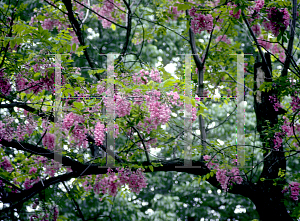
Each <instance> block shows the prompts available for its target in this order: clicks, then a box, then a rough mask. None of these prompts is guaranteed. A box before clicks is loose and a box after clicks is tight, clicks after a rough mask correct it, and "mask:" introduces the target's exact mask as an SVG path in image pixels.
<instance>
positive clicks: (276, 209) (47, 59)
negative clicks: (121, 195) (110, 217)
mask: <svg viewBox="0 0 300 221" xmlns="http://www.w3.org/2000/svg"><path fill="white" fill-rule="evenodd" d="M26 3H27V4H26ZM1 4H2V6H3V7H1V8H3V10H2V11H1V26H2V27H3V29H2V30H1V32H2V36H1V63H0V69H1V72H0V76H1V81H0V82H1V88H0V92H1V94H0V98H1V104H0V108H1V110H2V112H1V119H0V120H1V121H0V124H1V129H0V138H1V141H0V144H1V145H2V146H1V149H0V152H1V156H3V157H2V159H1V171H0V178H1V185H2V186H1V201H2V202H3V203H6V204H9V205H8V206H7V207H5V208H3V209H2V210H1V212H2V215H1V216H2V217H6V218H9V219H12V220H16V217H15V215H14V211H15V210H14V209H17V211H18V212H19V214H20V213H21V212H22V211H25V210H26V208H25V206H26V205H32V204H33V207H36V205H37V204H40V205H41V208H42V209H43V213H42V214H34V215H31V219H32V220H34V219H35V218H36V219H53V220H56V219H57V216H59V215H58V208H57V206H55V205H51V203H50V199H49V198H48V197H47V196H49V194H50V192H49V190H51V191H55V188H52V187H51V185H56V184H63V185H66V186H65V188H66V190H68V189H69V187H68V183H65V182H66V181H68V180H70V179H72V178H73V179H75V180H76V181H75V183H74V185H75V186H76V188H77V187H78V192H77V193H78V195H79V196H81V195H83V194H86V193H90V194H91V193H92V195H93V196H96V197H98V196H99V198H100V200H104V201H105V202H111V199H110V197H109V196H113V197H114V196H116V194H117V192H118V190H120V188H121V186H122V185H125V184H126V185H127V186H128V187H129V189H130V190H131V191H132V192H135V193H137V194H138V193H140V191H141V190H142V189H143V188H146V186H147V183H146V180H145V176H144V173H150V172H153V171H154V172H159V171H177V172H183V173H186V174H193V175H196V176H201V178H199V182H202V181H205V180H206V181H207V182H208V183H209V184H210V185H212V186H214V187H215V188H217V189H220V190H222V191H225V192H228V193H232V194H239V195H242V196H244V197H246V198H248V199H250V200H251V201H252V202H253V203H254V205H255V207H256V210H257V213H258V214H259V217H260V219H261V220H270V219H275V220H276V219H278V218H279V217H280V219H282V220H293V219H295V218H299V217H300V205H299V201H298V197H297V196H298V195H299V182H300V181H299V179H300V177H299V173H297V172H298V171H299V166H298V165H297V163H298V158H299V156H298V155H297V154H298V153H299V148H298V146H299V140H298V133H299V123H298V119H297V116H298V112H299V111H298V110H299V107H300V106H299V102H300V100H299V98H298V95H297V94H298V93H299V92H298V86H299V82H298V78H299V74H300V69H299V66H298V64H299V53H298V51H297V49H298V46H297V45H298V43H299V39H297V38H296V37H297V34H296V33H297V30H298V29H299V26H297V19H298V14H297V13H298V12H297V1H295V0H292V1H291V2H283V1H265V2H264V1H263V0H257V1H255V2H253V1H227V0H226V1H193V2H188V1H179V2H170V1H159V2H157V1H153V2H147V1H145V2H144V1H138V2H135V1H132V2H131V1H110V0H105V1H99V2H96V1H95V2H94V1H78V0H74V1H71V0H62V1H50V0H45V1H44V2H42V3H40V2H38V1H27V2H25V3H21V2H20V1H3V2H1ZM166 9H167V10H166ZM222 27H224V28H222ZM96 31H97V34H98V35H96ZM90 33H94V34H93V35H95V36H97V37H96V38H95V37H94V38H93V37H92V36H91V35H90ZM167 33H168V34H167ZM116 36H118V37H116ZM158 39H159V40H158ZM99 40H100V41H99ZM158 48H161V50H158ZM182 49H183V50H182ZM293 49H294V52H293ZM166 51H168V52H167V53H166ZM109 53H117V55H116V56H115V58H114V57H113V55H108V54H109ZM247 53H250V54H253V57H250V58H245V59H247V65H245V66H246V67H247V68H246V69H245V74H243V76H244V75H245V83H244V84H245V86H244V89H243V88H242V86H241V85H242V84H241V82H240V81H239V80H236V78H235V77H234V76H235V74H236V73H238V74H241V73H243V68H242V67H243V66H244V64H241V61H240V60H239V59H240V58H241V56H243V54H247ZM58 54H59V55H58ZM67 54H70V55H67ZM178 54H192V55H191V56H192V57H193V61H192V64H191V66H192V68H193V69H192V70H195V71H192V76H191V80H192V83H193V84H192V85H193V88H192V94H195V95H197V96H191V97H189V95H188V91H189V90H188V89H187V86H188V85H185V82H188V81H187V78H185V74H188V72H189V71H188V67H189V64H188V63H184V62H183V61H184V59H183V56H181V55H179V56H181V57H180V59H179V61H177V62H178V65H177V71H176V77H177V78H175V76H172V75H171V74H170V73H168V72H167V71H166V70H165V69H164V66H165V65H166V64H167V63H169V62H170V61H172V58H173V57H174V56H175V55H178ZM232 54H240V55H238V56H237V55H235V56H232ZM157 56H161V58H162V64H164V65H161V66H159V67H157V68H155V67H154V66H155V64H156V59H155V58H156V57H157ZM177 57H178V56H177ZM254 58H256V59H254ZM296 58H298V61H296V60H297V59H296ZM236 59H238V61H237V60H236ZM186 62H188V60H186ZM232 64H236V65H232ZM183 66H184V68H183ZM278 66H279V67H280V68H278ZM113 75H114V77H112V76H113ZM59 76H61V79H60V77H59ZM237 77H238V76H237ZM205 82H209V84H207V83H205ZM54 84H55V86H54ZM209 86H212V88H209ZM216 88H218V89H219V91H220V94H221V95H223V96H227V95H228V94H230V95H231V96H236V97H237V98H238V99H237V100H236V101H235V100H230V99H221V100H219V103H220V107H223V108H224V109H225V108H226V107H231V108H232V106H230V105H232V102H233V103H234V104H236V106H237V109H238V111H239V110H241V105H242V103H241V101H243V96H242V95H241V88H242V90H245V94H246V95H247V102H249V104H250V105H251V104H252V103H253V108H252V110H251V109H250V110H249V114H255V118H256V122H255V124H254V125H249V126H248V125H247V126H246V125H245V129H246V130H245V132H246V134H245V135H246V138H247V139H246V138H245V139H244V140H245V144H241V143H238V144H236V143H235V139H236V138H233V136H232V133H235V130H236V128H235V127H233V126H232V125H233V122H234V120H233V118H232V116H233V114H232V113H233V112H232V113H231V114H227V113H226V114H227V116H226V117H222V116H220V115H219V113H216V112H211V110H210V109H209V108H208V107H209V106H210V105H215V103H214V102H215V101H213V99H207V98H206V100H205V99H204V98H205V97H206V96H207V95H213V92H214V89H216ZM235 88H237V90H236V89H235ZM184 91H185V94H184ZM60 92H61V93H60ZM113 94H114V97H112V95H113ZM246 95H245V97H246ZM61 96H63V97H64V99H61ZM70 96H73V98H70ZM74 96H77V97H76V99H77V100H75V99H74ZM79 97H80V98H81V99H78V98H79ZM83 97H85V99H82V98H83ZM92 97H93V99H91V98H92ZM96 98H97V99H96ZM229 102H230V104H229ZM114 103H115V107H112V104H114ZM59 105H61V109H62V111H60V107H59ZM250 107H251V106H250ZM183 108H185V110H188V112H189V114H190V115H189V114H187V115H185V119H183V117H182V116H183V113H182V110H183ZM112 110H114V111H115V113H114V111H113V112H111V111H112ZM232 111H234V110H232ZM210 112H211V113H210ZM171 113H173V114H171ZM187 116H190V117H189V119H190V121H187V120H189V119H188V117H187ZM224 118H225V119H224ZM221 119H224V120H221ZM114 120H115V121H114ZM209 120H212V123H214V122H216V121H220V123H219V124H218V125H217V126H215V125H214V126H210V125H212V124H210V122H209ZM236 120H237V121H238V125H240V122H239V121H240V120H241V119H240V118H238V119H236ZM189 122H192V123H193V125H192V127H193V130H192V131H193V132H192V134H191V136H192V140H190V139H187V136H189V135H188V134H189V132H187V131H186V125H187V124H189ZM183 123H185V126H184V127H183V126H182V125H183ZM230 124H231V125H230ZM161 125H167V126H168V129H166V130H165V129H163V128H161ZM238 128H241V126H238ZM195 129H196V130H198V131H199V132H200V133H198V134H200V135H198V134H197V133H195V132H194V131H195ZM105 130H106V131H107V133H105ZM112 131H114V134H111V133H112ZM183 135H184V136H183ZM216 136H218V139H216ZM114 138H115V141H113V139H114ZM256 138H259V140H260V143H258V144H257V142H256V141H255V140H256ZM233 139H234V140H233ZM238 140H240V138H238ZM187 141H188V142H190V143H191V145H192V148H191V149H190V150H188V149H185V148H184V147H186V142H187ZM114 142H115V146H114V147H113V148H112V149H111V144H112V143H114ZM153 147H156V148H158V149H159V154H160V155H161V156H163V157H164V159H161V160H157V158H155V157H153V156H152V155H151V152H150V148H153ZM57 148H59V149H57ZM250 148H252V153H251V152H250V151H249V149H250ZM176 149H178V150H176ZM183 149H184V151H183V152H182V150H183ZM57 150H59V152H57ZM244 150H247V151H245V153H244V152H243V151H244ZM105 152H107V154H106V153H105ZM237 153H239V155H238V159H237V160H238V161H239V164H238V163H237V162H236V161H235V164H233V163H231V161H232V159H235V160H236V157H237ZM240 153H244V157H243V156H242V155H240ZM189 154H191V156H192V157H191V160H190V161H188V160H187V159H189ZM106 155H107V157H105V156H106ZM243 159H245V165H242V164H243ZM114 160H115V164H114V165H113V164H112V162H113V161H114ZM60 163H62V166H61V165H60ZM187 163H192V165H193V166H194V167H192V168H191V167H182V166H183V165H185V166H186V165H187ZM105 165H106V167H105ZM112 165H113V168H112V170H107V169H108V168H107V167H112ZM99 166H102V167H99ZM126 166H127V167H126ZM180 166H181V167H180ZM67 167H69V168H67ZM142 171H143V172H142ZM201 180H202V181H201ZM199 188H200V187H199ZM47 191H48V192H47ZM68 191H70V190H68ZM37 196H38V198H37ZM35 198H36V199H35ZM72 200H73V203H74V204H75V206H76V207H77V211H78V216H79V217H80V218H81V219H82V220H85V218H84V216H83V214H82V212H80V211H81V210H80V208H79V205H78V203H77V204H76V200H75V199H74V198H73V199H72ZM288 211H289V212H288ZM49 216H50V217H49ZM62 218H63V217H60V219H62Z"/></svg>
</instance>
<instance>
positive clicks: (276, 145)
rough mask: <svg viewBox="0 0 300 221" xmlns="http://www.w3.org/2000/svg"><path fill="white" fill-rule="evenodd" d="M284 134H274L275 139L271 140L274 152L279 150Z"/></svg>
mask: <svg viewBox="0 0 300 221" xmlns="http://www.w3.org/2000/svg"><path fill="white" fill-rule="evenodd" d="M283 135H284V133H281V132H276V133H275V135H274V137H275V139H274V140H273V142H274V149H275V150H279V148H280V146H281V144H282V141H283V140H282V137H283Z"/></svg>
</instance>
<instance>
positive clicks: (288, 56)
mask: <svg viewBox="0 0 300 221" xmlns="http://www.w3.org/2000/svg"><path fill="white" fill-rule="evenodd" d="M296 19H297V0H293V21H292V24H291V25H290V36H291V37H290V40H289V44H288V49H287V52H286V60H285V62H284V67H283V70H282V74H281V75H282V77H285V76H287V72H288V68H289V66H290V62H291V59H292V57H293V55H292V51H293V44H294V37H295V28H296Z"/></svg>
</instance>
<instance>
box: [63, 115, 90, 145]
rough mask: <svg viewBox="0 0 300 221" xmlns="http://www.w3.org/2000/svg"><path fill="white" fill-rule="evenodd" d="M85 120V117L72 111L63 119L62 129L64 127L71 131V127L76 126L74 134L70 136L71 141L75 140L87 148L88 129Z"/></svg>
mask: <svg viewBox="0 0 300 221" xmlns="http://www.w3.org/2000/svg"><path fill="white" fill-rule="evenodd" d="M84 121H85V119H84V117H83V116H80V115H78V114H74V113H72V112H71V113H69V114H67V116H66V117H65V119H64V120H63V123H62V129H64V130H65V131H69V130H70V129H71V127H72V126H74V128H73V130H72V132H71V134H72V136H71V138H70V141H74V142H75V143H76V144H77V145H79V146H81V145H82V147H83V148H87V144H88V142H87V138H86V133H87V129H86V127H85V126H84V125H83V124H84Z"/></svg>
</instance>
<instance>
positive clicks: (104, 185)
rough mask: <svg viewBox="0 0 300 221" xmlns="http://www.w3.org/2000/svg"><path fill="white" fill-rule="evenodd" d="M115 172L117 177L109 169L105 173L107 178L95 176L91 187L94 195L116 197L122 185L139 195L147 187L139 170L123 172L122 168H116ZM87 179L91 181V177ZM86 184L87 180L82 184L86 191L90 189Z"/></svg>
mask: <svg viewBox="0 0 300 221" xmlns="http://www.w3.org/2000/svg"><path fill="white" fill-rule="evenodd" d="M117 170H118V174H117V175H116V174H115V173H114V172H112V170H111V169H110V168H109V169H108V170H107V171H108V172H107V173H106V174H107V176H105V177H103V176H102V174H101V175H97V176H96V181H95V184H94V187H93V190H94V192H95V193H96V194H99V193H100V192H102V194H107V193H108V194H109V195H111V196H116V195H117V192H118V189H119V188H120V187H121V186H122V185H126V184H127V185H128V186H129V189H130V190H131V191H132V192H135V193H137V194H139V193H140V191H141V189H143V188H145V187H147V183H146V178H145V176H144V175H143V173H142V170H141V169H138V170H137V171H136V172H134V171H130V170H128V169H127V170H124V168H121V169H119V168H117ZM87 179H89V180H91V177H87ZM88 183H89V182H88V181H87V180H86V181H85V182H84V183H83V184H84V188H85V190H86V191H89V190H91V189H92V187H91V186H90V185H87V184H88ZM100 200H102V199H100Z"/></svg>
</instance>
